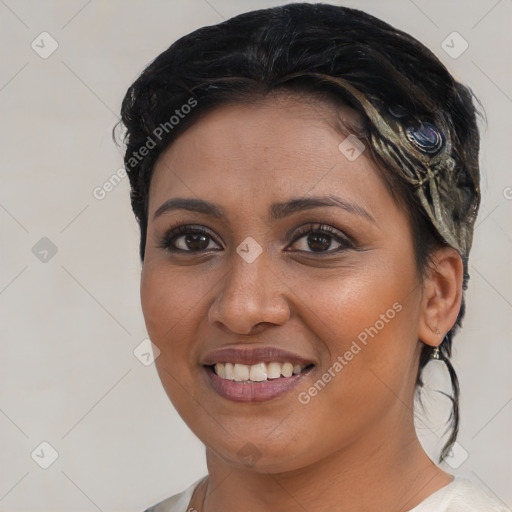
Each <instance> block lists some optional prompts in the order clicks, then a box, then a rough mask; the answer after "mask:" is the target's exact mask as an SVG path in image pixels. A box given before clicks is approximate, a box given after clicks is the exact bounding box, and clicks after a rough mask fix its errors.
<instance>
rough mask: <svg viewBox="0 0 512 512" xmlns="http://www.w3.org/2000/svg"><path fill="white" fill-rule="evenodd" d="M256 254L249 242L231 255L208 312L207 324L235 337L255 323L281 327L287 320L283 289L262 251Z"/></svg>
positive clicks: (268, 259)
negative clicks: (228, 331)
mask: <svg viewBox="0 0 512 512" xmlns="http://www.w3.org/2000/svg"><path fill="white" fill-rule="evenodd" d="M251 244H252V245H251ZM261 249H263V248H261ZM256 252H258V251H257V248H256V246H255V245H254V243H253V242H252V241H251V240H247V241H244V242H242V243H241V244H240V245H239V246H238V248H237V251H236V252H233V255H232V257H231V261H230V267H229V269H228V271H227V273H226V275H225V277H224V279H223V281H222V283H221V286H220V288H219V291H218V293H217V296H216V297H215V300H214V303H213V304H212V306H211V308H210V312H209V317H210V321H211V322H220V323H222V324H224V325H225V326H226V327H227V328H229V329H230V330H232V331H234V332H237V333H239V334H247V333H248V332H250V330H251V329H252V327H253V326H255V325H257V324H259V323H273V324H281V323H283V322H285V321H286V319H287V318H288V317H289V310H288V306H287V304H286V299H285V297H284V296H283V286H282V283H281V282H280V280H279V279H278V277H276V272H275V271H273V269H272V268H271V265H272V263H271V259H270V258H268V257H267V256H266V254H265V251H263V250H262V251H260V252H259V254H256Z"/></svg>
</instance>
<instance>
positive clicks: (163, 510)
mask: <svg viewBox="0 0 512 512" xmlns="http://www.w3.org/2000/svg"><path fill="white" fill-rule="evenodd" d="M204 478H205V477H202V478H200V479H199V480H197V481H196V482H194V483H193V484H192V485H190V486H189V487H187V488H186V489H185V490H184V491H182V492H180V493H179V494H175V495H174V496H171V497H170V498H167V499H165V500H163V501H160V502H159V503H156V504H155V505H153V506H152V507H149V508H148V509H146V510H145V511H144V512H189V511H188V505H189V503H190V500H191V499H192V495H193V494H194V491H195V489H196V487H197V486H198V485H199V484H200V483H201V481H202V480H203V479H204Z"/></svg>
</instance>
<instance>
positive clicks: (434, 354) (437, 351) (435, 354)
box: [430, 347, 441, 359]
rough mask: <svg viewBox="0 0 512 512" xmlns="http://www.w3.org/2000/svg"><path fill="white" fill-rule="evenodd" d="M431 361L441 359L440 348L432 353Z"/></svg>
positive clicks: (436, 348)
mask: <svg viewBox="0 0 512 512" xmlns="http://www.w3.org/2000/svg"><path fill="white" fill-rule="evenodd" d="M430 359H441V357H440V356H439V347H435V348H434V350H433V351H432V353H431V354H430Z"/></svg>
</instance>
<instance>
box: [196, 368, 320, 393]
mask: <svg viewBox="0 0 512 512" xmlns="http://www.w3.org/2000/svg"><path fill="white" fill-rule="evenodd" d="M228 362H229V361H228ZM290 362H291V361H290ZM314 368H315V367H314V366H311V367H310V368H308V369H306V370H304V371H303V372H302V373H299V374H298V375H292V376H291V377H280V378H279V379H271V380H265V381H262V382H235V381H233V380H227V379H223V378H221V377H219V376H218V375H217V374H216V373H215V372H214V371H213V368H212V367H211V366H203V370H204V372H205V373H206V375H207V377H208V380H209V382H210V385H211V387H212V388H213V390H214V391H215V392H216V393H217V394H219V395H220V396H222V397H223V398H226V399H228V400H231V401H233V402H265V401H267V400H272V399H274V398H277V397H279V396H281V395H284V394H285V393H288V392H289V391H290V390H291V389H293V388H294V387H295V386H297V385H298V384H299V382H300V381H301V380H302V379H304V378H305V377H306V376H307V375H309V373H310V372H311V371H312V370H313V369H314Z"/></svg>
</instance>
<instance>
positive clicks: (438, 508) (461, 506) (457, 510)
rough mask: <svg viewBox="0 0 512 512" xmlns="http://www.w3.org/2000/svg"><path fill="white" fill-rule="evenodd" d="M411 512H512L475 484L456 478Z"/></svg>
mask: <svg viewBox="0 0 512 512" xmlns="http://www.w3.org/2000/svg"><path fill="white" fill-rule="evenodd" d="M409 512H510V509H508V508H507V507H506V506H505V505H503V504H502V503H501V502H499V501H498V500H496V499H494V498H491V497H490V496H489V495H487V494H486V493H485V492H484V491H482V490H481V489H480V488H479V487H477V486H476V485H475V484H473V482H471V481H470V480H468V479H466V478H461V477H455V479H454V480H453V482H451V483H450V484H448V485H447V486H445V487H443V488H441V489H439V490H438V491H436V492H435V493H434V494H432V495H430V496H429V497H428V498H427V499H426V500H425V501H423V502H422V503H420V504H419V505H418V506H417V507H414V508H413V509H412V510H410V511H409Z"/></svg>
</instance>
